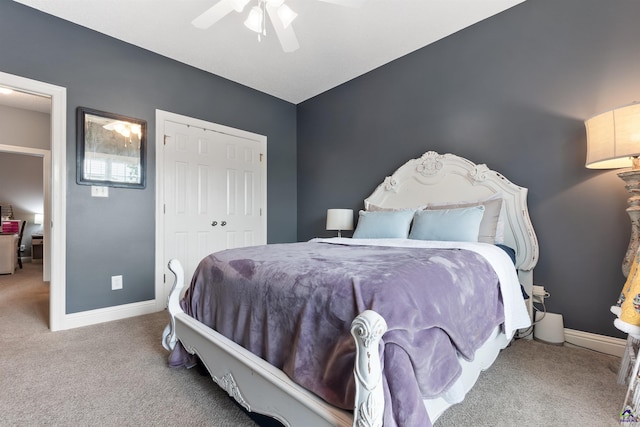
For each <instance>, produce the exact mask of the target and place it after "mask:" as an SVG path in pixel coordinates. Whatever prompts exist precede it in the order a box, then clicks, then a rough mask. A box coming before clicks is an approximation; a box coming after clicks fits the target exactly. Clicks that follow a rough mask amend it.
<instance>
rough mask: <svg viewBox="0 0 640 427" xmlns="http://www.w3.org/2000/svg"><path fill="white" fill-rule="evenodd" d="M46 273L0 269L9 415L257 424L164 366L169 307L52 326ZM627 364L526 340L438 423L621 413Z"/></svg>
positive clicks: (26, 421)
mask: <svg viewBox="0 0 640 427" xmlns="http://www.w3.org/2000/svg"><path fill="white" fill-rule="evenodd" d="M41 276H42V266H41V265H37V264H25V266H24V269H22V270H19V271H18V272H17V273H16V274H15V275H13V276H0V339H1V343H2V350H1V351H0V426H41V425H50V426H97V425H100V426H116V425H117V426H174V425H175V426H178V425H180V426H255V425H256V424H255V423H254V422H253V421H252V420H251V419H250V418H249V417H248V416H247V415H246V414H245V413H244V412H242V411H241V410H240V409H238V407H237V406H236V405H235V404H233V403H232V401H231V400H230V399H229V398H228V396H227V395H226V393H225V392H223V391H222V390H220V389H219V388H218V387H217V385H215V384H214V383H213V381H212V380H211V379H210V377H208V376H201V375H199V373H198V372H197V370H195V369H192V370H186V369H170V368H168V367H167V362H166V360H167V352H166V351H165V350H164V349H163V348H162V346H161V344H160V337H161V333H162V330H163V328H164V325H165V324H166V322H167V320H168V318H167V315H166V313H164V312H162V313H156V314H151V315H146V316H141V317H137V318H133V319H126V320H121V321H116V322H111V323H107V324H102V325H94V326H87V327H84V328H78V329H74V330H70V331H61V332H55V333H52V332H49V330H48V317H49V309H48V305H49V290H48V285H47V284H46V283H43V282H42V281H41V279H40V278H41ZM618 364H619V359H618V358H615V357H612V356H607V355H603V354H599V353H595V352H592V351H588V350H584V349H579V348H570V347H566V346H565V347H555V346H550V345H545V344H541V343H538V342H531V341H524V340H521V341H517V342H515V343H514V344H513V345H512V346H511V347H509V348H507V349H506V350H504V351H503V353H502V354H501V355H500V357H499V358H498V361H497V362H496V363H495V364H494V365H493V366H492V367H491V368H490V369H489V370H488V371H487V372H485V373H484V374H483V375H482V376H481V377H480V381H479V382H478V384H477V385H476V387H474V389H473V390H472V391H471V392H470V393H469V394H468V395H467V398H466V399H465V401H464V402H463V403H461V404H458V405H456V406H454V407H453V408H451V409H450V410H449V411H447V412H446V413H445V414H444V415H443V416H442V417H441V418H440V419H439V420H438V422H437V423H436V427H449V426H594V427H596V426H598V427H599V426H614V425H619V423H618V412H619V410H620V406H621V404H622V400H623V398H624V395H625V391H626V388H625V387H624V386H620V385H618V384H616V382H615V381H616V372H617V369H618ZM294 427H298V426H294ZM301 427H304V426H301Z"/></svg>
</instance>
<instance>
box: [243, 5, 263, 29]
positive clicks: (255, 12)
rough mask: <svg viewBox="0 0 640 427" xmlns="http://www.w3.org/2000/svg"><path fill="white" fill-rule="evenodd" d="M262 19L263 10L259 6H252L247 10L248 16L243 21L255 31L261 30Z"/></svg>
mask: <svg viewBox="0 0 640 427" xmlns="http://www.w3.org/2000/svg"><path fill="white" fill-rule="evenodd" d="M263 20H264V12H263V11H262V8H260V6H253V7H252V8H251V11H249V16H248V17H247V19H246V20H245V21H244V26H245V27H247V28H248V29H250V30H251V31H255V32H256V33H258V34H259V33H261V32H262V22H263Z"/></svg>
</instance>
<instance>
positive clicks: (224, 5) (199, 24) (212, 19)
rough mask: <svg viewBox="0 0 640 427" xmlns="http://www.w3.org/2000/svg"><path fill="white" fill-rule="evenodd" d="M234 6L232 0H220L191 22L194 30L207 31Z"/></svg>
mask: <svg viewBox="0 0 640 427" xmlns="http://www.w3.org/2000/svg"><path fill="white" fill-rule="evenodd" d="M234 6H235V3H234V0H220V1H219V2H218V3H216V4H214V5H213V6H211V7H210V8H209V9H207V10H206V11H205V12H204V13H203V14H202V15H200V16H198V17H197V18H196V19H194V20H193V21H191V24H192V25H193V26H194V27H196V28H200V29H203V30H204V29H207V28H209V27H210V26H212V25H213V24H215V23H216V22H218V21H219V20H221V19H222V18H224V17H225V16H227V15H228V14H229V13H231V11H232V10H233V9H234Z"/></svg>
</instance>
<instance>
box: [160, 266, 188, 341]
mask: <svg viewBox="0 0 640 427" xmlns="http://www.w3.org/2000/svg"><path fill="white" fill-rule="evenodd" d="M169 270H171V272H172V273H173V275H174V276H175V280H174V282H173V287H172V288H171V292H170V293H169V297H168V298H167V310H168V311H169V315H170V316H171V320H170V322H169V324H168V325H167V326H166V327H165V328H164V332H163V333H162V346H163V347H164V348H165V349H167V350H169V351H171V350H173V348H174V347H175V346H176V340H177V339H176V320H175V315H176V314H177V313H181V312H182V308H181V307H180V293H181V292H182V288H184V269H183V268H182V264H180V261H178V260H177V259H175V258H174V259H172V260H170V261H169Z"/></svg>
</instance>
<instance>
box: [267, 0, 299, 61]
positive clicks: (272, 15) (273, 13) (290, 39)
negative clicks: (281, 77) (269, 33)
mask: <svg viewBox="0 0 640 427" xmlns="http://www.w3.org/2000/svg"><path fill="white" fill-rule="evenodd" d="M267 13H268V14H269V19H270V20H271V24H272V25H273V29H274V30H275V32H276V35H277V36H278V40H280V45H281V46H282V50H283V51H285V52H287V53H289V52H294V51H296V50H298V48H299V47H300V44H299V43H298V38H297V37H296V33H295V32H294V31H293V27H292V26H291V25H289V26H287V27H286V28H285V26H284V25H283V24H282V20H281V19H280V17H279V16H278V8H276V7H272V6H269V5H267Z"/></svg>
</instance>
